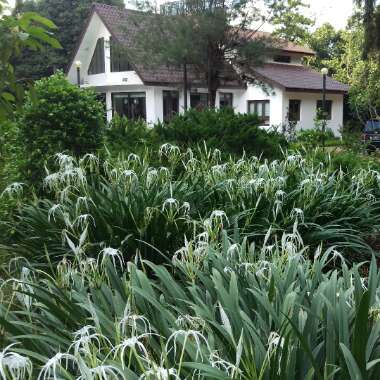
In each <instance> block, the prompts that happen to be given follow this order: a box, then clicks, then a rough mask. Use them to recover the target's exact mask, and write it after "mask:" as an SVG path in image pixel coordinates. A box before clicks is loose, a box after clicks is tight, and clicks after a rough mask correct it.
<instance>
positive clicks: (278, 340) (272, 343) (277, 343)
mask: <svg viewBox="0 0 380 380" xmlns="http://www.w3.org/2000/svg"><path fill="white" fill-rule="evenodd" d="M284 343H285V341H284V338H282V337H281V336H280V335H279V334H278V333H277V332H276V331H272V332H271V333H270V334H269V337H268V353H272V352H273V351H274V350H276V349H277V348H278V347H280V348H283V347H284Z"/></svg>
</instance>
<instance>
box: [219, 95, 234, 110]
mask: <svg viewBox="0 0 380 380" xmlns="http://www.w3.org/2000/svg"><path fill="white" fill-rule="evenodd" d="M233 98H234V96H233V94H232V93H231V92H221V93H220V94H219V107H220V108H225V107H230V108H232V107H233Z"/></svg>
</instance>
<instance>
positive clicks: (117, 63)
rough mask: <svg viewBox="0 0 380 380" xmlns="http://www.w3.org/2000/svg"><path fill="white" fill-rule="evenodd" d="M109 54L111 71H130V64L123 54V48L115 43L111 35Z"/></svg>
mask: <svg viewBox="0 0 380 380" xmlns="http://www.w3.org/2000/svg"><path fill="white" fill-rule="evenodd" d="M110 55H111V71H112V72H121V71H131V70H133V69H132V66H131V64H130V63H129V61H128V59H127V55H126V54H125V48H123V46H121V45H120V44H119V43H117V42H116V41H115V40H114V39H113V38H112V37H111V38H110Z"/></svg>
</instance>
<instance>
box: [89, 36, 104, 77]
mask: <svg viewBox="0 0 380 380" xmlns="http://www.w3.org/2000/svg"><path fill="white" fill-rule="evenodd" d="M105 71H106V68H105V59H104V38H99V39H98V41H97V42H96V46H95V51H94V54H93V56H92V58H91V63H90V66H89V68H88V75H93V74H101V73H104V72H105Z"/></svg>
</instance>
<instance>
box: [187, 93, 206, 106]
mask: <svg viewBox="0 0 380 380" xmlns="http://www.w3.org/2000/svg"><path fill="white" fill-rule="evenodd" d="M207 106H208V94H207V93H205V92H201V93H198V92H197V93H190V107H191V108H196V109H199V110H202V109H204V108H207Z"/></svg>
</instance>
